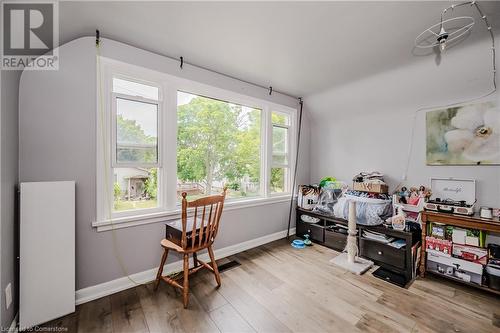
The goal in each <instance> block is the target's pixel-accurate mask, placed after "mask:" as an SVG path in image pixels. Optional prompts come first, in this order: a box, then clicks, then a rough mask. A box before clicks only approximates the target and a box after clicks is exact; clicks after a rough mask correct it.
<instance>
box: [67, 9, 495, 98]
mask: <svg viewBox="0 0 500 333" xmlns="http://www.w3.org/2000/svg"><path fill="white" fill-rule="evenodd" d="M447 4H448V5H449V4H450V3H449V2H447V3H446V2H438V1H432V2H429V1H419V2H409V1H402V2H375V1H372V2H182V3H181V2H158V1H156V2H123V1H119V2H109V1H106V2H88V1H86V2H73V1H69V2H61V3H60V8H59V10H60V15H59V17H60V39H61V43H66V42H68V41H71V40H73V39H75V38H78V37H82V36H89V35H94V33H95V29H96V28H99V30H100V31H101V34H102V36H104V37H106V38H111V39H115V40H117V41H121V42H125V43H127V44H131V45H134V46H137V47H139V48H143V49H146V50H149V51H153V52H157V53H160V54H164V55H168V56H172V57H179V56H183V57H184V59H185V61H187V62H189V63H192V64H198V65H200V66H203V67H205V68H209V69H211V70H214V71H217V72H221V73H225V74H228V75H230V76H234V77H238V78H241V79H243V80H245V81H250V82H254V83H256V84H259V85H263V86H271V85H272V86H273V88H274V89H275V90H279V91H282V92H286V93H288V94H291V95H295V96H307V95H309V94H312V93H317V92H320V91H323V90H326V89H328V88H331V87H333V86H336V85H340V84H344V83H346V82H349V81H353V80H356V79H359V78H361V77H364V76H368V75H372V74H375V73H377V72H381V71H385V70H388V69H392V68H395V67H398V66H403V65H406V64H409V63H412V62H415V61H419V59H422V58H423V55H422V54H418V53H417V52H416V50H414V47H413V43H414V39H415V37H416V36H417V35H418V34H419V33H420V32H421V31H423V30H424V29H426V28H427V27H429V26H430V25H432V24H434V23H436V22H438V20H439V16H440V13H441V10H442V9H443V8H445V7H446V6H447ZM480 5H481V6H482V8H483V9H484V12H485V14H486V15H487V16H488V18H489V19H490V21H491V24H492V26H493V28H494V29H496V30H497V31H500V2H498V1H491V2H490V1H487V2H480ZM455 12H456V13H455V14H456V15H473V16H474V17H475V18H476V25H475V26H474V28H473V31H472V33H471V34H470V35H469V36H467V38H466V39H465V40H464V41H463V43H473V42H474V41H477V40H478V39H480V38H486V37H488V35H487V33H486V30H485V27H484V25H483V23H482V22H481V21H480V19H479V17H478V15H477V14H476V13H475V10H472V8H470V7H469V6H466V7H462V8H460V9H456V10H455ZM452 51H453V50H452Z"/></svg>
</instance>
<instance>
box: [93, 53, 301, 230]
mask: <svg viewBox="0 0 500 333" xmlns="http://www.w3.org/2000/svg"><path fill="white" fill-rule="evenodd" d="M100 63H101V67H100V68H101V71H100V76H99V71H98V77H97V82H98V84H97V90H98V91H97V97H98V98H97V133H96V134H97V135H96V138H97V139H96V148H97V149H96V151H97V156H96V162H97V163H96V165H97V174H96V206H97V209H96V220H95V221H94V222H93V223H92V225H93V226H94V227H97V231H106V230H111V229H115V228H123V227H129V226H134V225H141V224H147V223H155V222H160V221H165V220H168V219H174V218H179V217H180V206H179V205H178V202H177V193H176V187H177V149H176V148H177V144H176V141H177V92H178V91H182V92H186V93H190V94H194V95H200V96H204V97H207V98H213V99H218V100H222V101H227V102H228V103H234V104H240V105H243V106H247V107H252V108H256V109H260V110H261V149H260V154H261V172H260V196H258V197H252V198H238V199H231V200H227V201H226V204H225V209H226V210H231V209H237V208H240V207H252V206H256V205H266V204H271V203H275V202H284V201H288V200H290V197H291V195H292V192H293V189H292V188H291V184H292V179H291V178H292V175H293V170H292V167H291V166H293V165H295V157H296V152H295V149H296V144H295V143H296V139H297V126H296V124H297V109H295V108H291V107H288V106H284V105H280V104H276V103H273V102H270V101H267V100H262V99H257V98H254V97H250V96H246V95H243V94H239V93H236V92H233V91H229V90H225V89H221V88H217V87H214V86H210V85H206V84H203V83H200V82H196V81H192V80H187V79H183V78H180V77H176V76H172V75H170V74H166V73H161V72H156V71H153V70H150V69H146V68H143V67H139V66H135V65H130V64H125V63H122V62H119V61H115V60H111V59H108V58H104V57H101V58H100ZM113 78H120V79H124V80H129V81H133V82H137V83H142V84H147V85H151V86H155V87H158V88H159V100H158V101H155V100H150V99H146V98H142V97H139V96H136V97H133V98H131V96H130V95H127V94H118V93H113V86H112V83H113ZM100 87H101V88H100ZM99 90H102V95H103V109H104V110H103V114H102V113H101V112H100V107H101V106H100V104H101V102H100V99H99V96H100V91H99ZM120 96H125V98H126V99H130V100H137V101H145V102H147V103H151V102H153V103H158V163H157V165H156V164H155V165H151V167H158V168H159V169H158V170H159V171H158V199H157V200H158V207H157V208H152V209H137V210H130V211H123V212H113V210H112V205H113V197H112V194H113V192H112V186H113V168H114V167H117V168H120V167H127V166H130V165H127V164H124V163H118V164H116V163H115V161H116V160H115V157H116V156H115V154H116V151H115V152H112V151H111V150H115V143H116V142H114V140H116V121H115V120H116V119H115V117H116V109H114V108H115V105H116V98H120ZM272 112H277V113H282V114H286V115H288V117H289V119H290V125H289V126H287V128H288V161H287V162H288V164H287V165H286V166H279V167H287V168H288V170H289V172H288V175H287V176H288V177H287V179H285V182H286V186H287V191H285V192H279V193H271V192H270V174H271V167H273V166H274V164H273V163H272V127H273V124H272V119H271V115H272ZM283 127H284V126H283ZM102 135H104V138H105V140H104V141H103V139H102ZM103 142H105V143H104V144H103ZM133 164H134V166H137V164H135V163H133ZM106 172H107V173H108V174H107V175H106ZM106 179H108V184H107V185H106V184H105V180H106ZM106 186H108V188H106Z"/></svg>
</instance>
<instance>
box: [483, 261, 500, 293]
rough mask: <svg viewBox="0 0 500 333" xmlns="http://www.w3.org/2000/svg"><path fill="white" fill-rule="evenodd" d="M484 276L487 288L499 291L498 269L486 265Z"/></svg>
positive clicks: (499, 273)
mask: <svg viewBox="0 0 500 333" xmlns="http://www.w3.org/2000/svg"><path fill="white" fill-rule="evenodd" d="M486 276H487V277H488V287H490V288H491V289H495V290H500V268H496V267H493V266H491V265H487V266H486Z"/></svg>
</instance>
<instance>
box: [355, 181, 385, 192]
mask: <svg viewBox="0 0 500 333" xmlns="http://www.w3.org/2000/svg"><path fill="white" fill-rule="evenodd" d="M352 189H353V190H354V191H361V192H371V193H388V192H389V186H387V185H386V184H376V183H364V182H354V184H353V186H352Z"/></svg>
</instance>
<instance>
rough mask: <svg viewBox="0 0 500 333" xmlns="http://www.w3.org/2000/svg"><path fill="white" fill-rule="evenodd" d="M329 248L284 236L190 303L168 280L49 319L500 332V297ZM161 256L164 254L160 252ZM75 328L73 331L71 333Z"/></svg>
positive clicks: (165, 326) (109, 326)
mask: <svg viewBox="0 0 500 333" xmlns="http://www.w3.org/2000/svg"><path fill="white" fill-rule="evenodd" d="M337 254H338V253H337V252H335V251H333V250H330V249H328V248H325V247H322V246H320V245H314V246H313V247H310V248H306V249H302V250H296V249H293V248H292V247H290V245H289V244H288V242H286V241H284V240H281V241H276V242H273V243H270V244H267V245H264V246H261V247H258V248H255V249H252V250H249V251H246V252H243V253H240V254H238V255H236V256H234V257H233V259H237V260H238V261H239V262H240V263H241V266H239V267H236V268H232V269H231V270H228V271H225V272H224V273H222V274H221V276H222V286H221V287H220V288H219V289H216V288H215V286H216V284H215V280H214V278H213V275H211V274H210V273H208V272H207V273H203V272H199V273H197V275H194V276H193V277H192V279H191V281H192V293H191V295H190V305H189V309H187V310H184V309H183V306H182V296H181V294H180V293H179V292H178V291H175V290H174V289H173V288H172V287H170V286H167V285H166V284H164V283H162V285H161V287H160V289H159V290H158V292H157V293H155V292H154V291H153V286H152V285H151V284H148V285H143V286H138V287H136V288H133V289H129V290H126V291H123V292H120V293H118V294H114V295H112V296H108V297H104V298H101V299H99V300H96V301H92V302H90V303H86V304H83V305H80V306H78V307H77V311H76V312H75V313H74V314H72V315H69V316H66V317H64V318H61V319H58V320H54V321H52V322H50V323H47V324H45V325H44V326H45V327H46V328H52V329H53V328H55V327H60V328H63V329H64V330H65V331H68V332H99V333H105V332H256V331H257V332H291V331H295V332H475V333H477V332H500V297H498V296H495V295H493V294H488V293H486V292H483V291H479V290H475V289H471V288H469V287H466V286H462V285H459V284H455V283H453V282H449V281H444V280H441V279H438V278H431V277H429V278H425V279H418V280H416V281H415V282H414V283H413V284H412V285H411V287H410V288H409V289H402V288H399V287H396V286H394V285H392V284H389V283H387V282H384V281H382V280H380V279H377V278H375V277H373V276H372V275H371V273H370V272H368V273H366V274H364V275H362V276H356V275H353V274H351V273H348V272H346V271H344V270H342V269H340V268H337V267H335V266H332V265H331V264H329V263H328V261H329V260H330V259H331V258H333V257H334V256H336V255H337ZM158 260H159V258H158ZM66 329H67V330H66Z"/></svg>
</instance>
